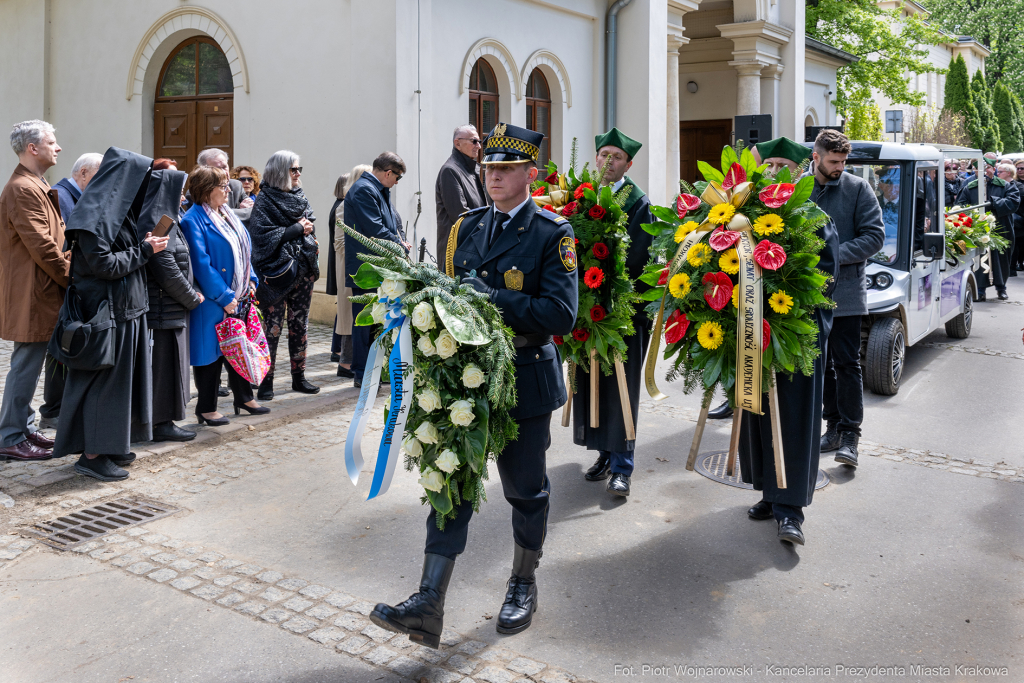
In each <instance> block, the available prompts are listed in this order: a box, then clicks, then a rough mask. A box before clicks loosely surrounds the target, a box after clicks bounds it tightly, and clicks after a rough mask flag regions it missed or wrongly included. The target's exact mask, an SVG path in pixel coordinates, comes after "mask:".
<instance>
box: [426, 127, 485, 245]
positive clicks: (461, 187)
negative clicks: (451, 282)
mask: <svg viewBox="0 0 1024 683" xmlns="http://www.w3.org/2000/svg"><path fill="white" fill-rule="evenodd" d="M453 138H454V139H453V140H452V155H451V156H450V157H448V160H447V161H445V162H444V164H442V165H441V170H440V171H438V173H437V182H436V183H434V204H435V206H436V208H437V252H436V253H437V260H438V263H440V262H441V259H442V258H443V257H444V250H445V247H446V246H447V245H448V233H449V232H451V229H452V226H453V225H455V221H457V220H458V219H459V216H461V215H462V214H464V213H466V212H467V211H469V210H470V209H478V208H480V207H481V206H487V195H486V194H485V193H484V186H483V184H482V183H481V182H480V165H479V164H477V163H476V156H477V152H479V151H480V145H481V144H482V142H481V140H480V134H479V133H477V132H476V127H474V126H459V127H458V128H456V129H455V134H454V136H453Z"/></svg>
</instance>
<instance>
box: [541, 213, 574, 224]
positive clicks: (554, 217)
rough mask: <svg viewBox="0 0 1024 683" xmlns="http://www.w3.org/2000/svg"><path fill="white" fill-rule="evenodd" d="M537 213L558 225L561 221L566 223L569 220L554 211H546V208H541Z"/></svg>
mask: <svg viewBox="0 0 1024 683" xmlns="http://www.w3.org/2000/svg"><path fill="white" fill-rule="evenodd" d="M537 215H538V216H540V217H542V218H546V219H548V220H549V221H551V222H552V223H556V224H558V225H561V224H562V223H568V222H569V221H567V220H566V219H565V217H564V216H559V215H558V214H557V213H555V212H554V211H548V210H547V209H541V210H540V211H538V212H537Z"/></svg>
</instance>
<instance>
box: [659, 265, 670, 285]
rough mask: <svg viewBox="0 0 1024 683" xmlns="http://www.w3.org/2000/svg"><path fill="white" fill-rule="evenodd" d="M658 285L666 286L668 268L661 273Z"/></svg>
mask: <svg viewBox="0 0 1024 683" xmlns="http://www.w3.org/2000/svg"><path fill="white" fill-rule="evenodd" d="M658 284H659V285H667V284H668V268H665V270H663V271H661V277H659V278H658Z"/></svg>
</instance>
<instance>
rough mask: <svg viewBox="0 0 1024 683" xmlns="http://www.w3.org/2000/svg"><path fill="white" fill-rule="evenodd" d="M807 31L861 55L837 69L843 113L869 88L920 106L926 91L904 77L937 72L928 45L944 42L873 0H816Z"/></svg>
mask: <svg viewBox="0 0 1024 683" xmlns="http://www.w3.org/2000/svg"><path fill="white" fill-rule="evenodd" d="M792 1H797V0H792ZM799 1H802V0H799ZM1022 1H1024V0H1022ZM806 30H807V35H809V36H811V37H812V38H815V39H817V40H820V41H822V42H824V43H828V44H829V45H833V46H835V47H838V48H839V49H841V50H845V51H846V52H849V53H851V54H854V55H856V56H858V57H860V60H859V61H857V62H854V63H853V64H850V65H848V66H843V67H840V68H839V71H838V73H837V81H838V83H837V87H836V107H837V109H838V110H839V112H840V113H841V114H843V115H844V116H850V115H851V114H852V113H853V107H854V105H856V104H866V103H867V102H868V101H869V100H871V99H872V96H871V90H872V88H874V89H876V90H878V91H880V92H881V93H882V94H883V95H884V96H885V97H886V98H888V99H889V101H891V102H893V103H897V104H909V105H913V106H920V105H922V104H924V99H925V98H924V93H921V92H918V91H916V90H913V89H912V88H911V87H910V83H909V79H908V78H907V75H908V74H922V73H929V72H935V71H940V69H937V68H936V67H935V66H934V65H932V64H930V63H929V62H928V45H937V44H939V43H942V42H945V41H946V40H948V38H947V37H944V36H943V35H942V34H941V33H940V32H939V31H937V30H936V29H935V28H934V27H932V26H931V25H929V24H927V23H925V22H923V21H921V20H920V19H919V18H917V17H916V16H911V17H902V16H901V15H900V10H898V9H895V10H883V9H881V8H880V7H878V4H877V3H876V1H875V0H820V2H818V3H817V4H816V6H809V7H808V8H807V14H806Z"/></svg>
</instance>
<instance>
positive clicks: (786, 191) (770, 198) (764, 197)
mask: <svg viewBox="0 0 1024 683" xmlns="http://www.w3.org/2000/svg"><path fill="white" fill-rule="evenodd" d="M795 189H796V185H794V184H793V183H776V184H775V185H769V186H768V187H766V188H764V189H763V190H761V192H760V193H759V194H758V195H757V197H758V199H760V200H761V201H762V202H764V204H765V206H767V207H768V208H770V209H777V208H779V207H780V206H782V205H783V204H785V203H786V202H788V201H789V198H790V197H792V196H793V191H794V190H795Z"/></svg>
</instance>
